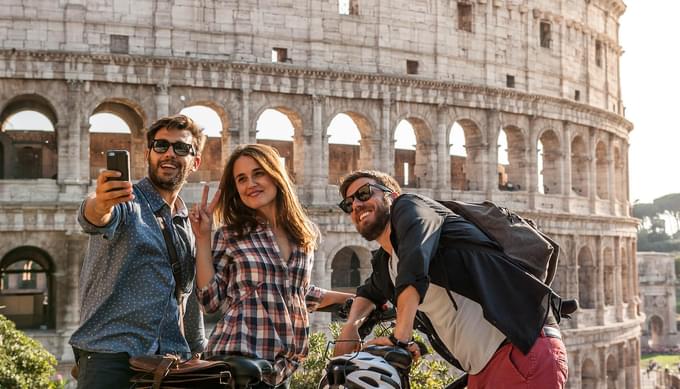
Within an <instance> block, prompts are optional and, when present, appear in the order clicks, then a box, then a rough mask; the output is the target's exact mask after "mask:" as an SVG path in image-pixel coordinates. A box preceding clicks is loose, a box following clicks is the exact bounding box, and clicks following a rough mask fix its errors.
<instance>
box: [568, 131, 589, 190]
mask: <svg viewBox="0 0 680 389" xmlns="http://www.w3.org/2000/svg"><path fill="white" fill-rule="evenodd" d="M588 162H589V157H588V152H587V150H586V144H585V142H584V141H583V138H582V137H581V136H576V137H574V140H572V142H571V191H572V193H574V194H576V195H577V196H583V197H588Z"/></svg>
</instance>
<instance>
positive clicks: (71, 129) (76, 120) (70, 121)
mask: <svg viewBox="0 0 680 389" xmlns="http://www.w3.org/2000/svg"><path fill="white" fill-rule="evenodd" d="M66 82H67V83H68V99H67V111H68V112H69V113H70V115H68V116H67V117H66V118H64V120H65V123H64V124H63V125H59V126H58V129H59V133H58V134H57V137H58V142H59V146H58V153H59V157H58V158H59V159H58V163H59V166H58V167H57V177H58V180H57V182H58V183H59V184H75V183H79V181H80V180H81V178H82V177H83V176H89V167H88V169H87V170H88V171H87V174H83V173H82V172H81V168H82V166H81V165H82V164H81V152H82V150H81V142H82V141H87V142H89V133H88V134H87V135H86V136H84V137H83V138H85V139H82V140H81V132H82V131H83V129H82V127H83V122H85V123H87V119H86V118H83V112H82V110H83V106H82V94H83V86H84V84H85V83H84V82H83V81H81V80H67V81H66ZM86 132H87V130H86ZM88 159H89V158H88Z"/></svg>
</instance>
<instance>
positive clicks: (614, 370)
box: [607, 355, 619, 389]
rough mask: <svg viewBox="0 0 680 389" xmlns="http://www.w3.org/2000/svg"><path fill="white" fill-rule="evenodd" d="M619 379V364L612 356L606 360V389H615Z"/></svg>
mask: <svg viewBox="0 0 680 389" xmlns="http://www.w3.org/2000/svg"><path fill="white" fill-rule="evenodd" d="M618 379H619V364H618V363H617V361H616V357H615V356H614V355H610V356H609V357H608V358H607V389H616V388H617V387H618V386H617V381H618Z"/></svg>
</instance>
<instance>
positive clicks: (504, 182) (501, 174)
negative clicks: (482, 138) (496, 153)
mask: <svg viewBox="0 0 680 389" xmlns="http://www.w3.org/2000/svg"><path fill="white" fill-rule="evenodd" d="M501 130H502V131H503V132H505V135H506V137H507V140H508V165H507V166H504V165H501V164H500V161H499V164H498V188H499V189H500V190H510V191H525V190H526V189H527V186H526V181H527V180H526V179H527V174H526V161H527V158H526V150H527V145H526V140H527V136H526V134H525V131H524V130H523V129H521V128H520V127H517V126H514V125H506V126H503V127H502V128H501ZM498 137H500V131H499V134H498ZM497 139H498V138H497ZM496 143H497V144H498V140H497V141H496Z"/></svg>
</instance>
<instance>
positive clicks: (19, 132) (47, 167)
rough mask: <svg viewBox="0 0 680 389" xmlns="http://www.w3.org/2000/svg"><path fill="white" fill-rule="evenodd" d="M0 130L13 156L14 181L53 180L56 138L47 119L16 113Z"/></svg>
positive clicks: (28, 111)
mask: <svg viewBox="0 0 680 389" xmlns="http://www.w3.org/2000/svg"><path fill="white" fill-rule="evenodd" d="M2 130H3V132H4V133H5V134H6V135H7V136H8V137H9V138H10V139H11V140H12V146H13V149H14V150H13V151H14V153H16V166H14V169H12V170H13V172H12V173H13V176H14V178H19V179H22V178H26V179H30V178H57V137H56V133H55V132H54V125H53V124H52V122H51V121H50V119H49V118H48V117H47V116H45V115H44V114H42V113H40V112H38V111H31V110H25V111H20V112H17V113H16V114H13V115H11V116H9V117H8V118H7V120H6V121H5V122H4V123H2ZM8 173H9V171H8Z"/></svg>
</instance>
